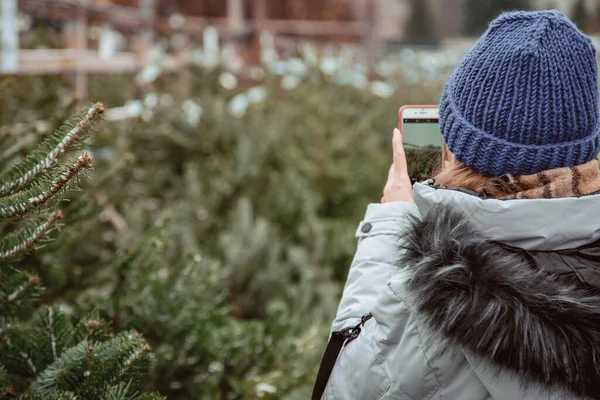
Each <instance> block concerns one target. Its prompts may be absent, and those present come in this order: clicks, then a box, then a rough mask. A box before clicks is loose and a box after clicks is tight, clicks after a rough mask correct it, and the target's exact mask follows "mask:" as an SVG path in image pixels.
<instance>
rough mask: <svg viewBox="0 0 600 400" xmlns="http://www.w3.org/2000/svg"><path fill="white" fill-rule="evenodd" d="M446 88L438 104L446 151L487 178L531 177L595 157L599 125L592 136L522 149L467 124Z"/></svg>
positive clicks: (450, 90) (520, 146) (526, 146)
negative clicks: (504, 175)
mask: <svg viewBox="0 0 600 400" xmlns="http://www.w3.org/2000/svg"><path fill="white" fill-rule="evenodd" d="M450 93H452V88H450V87H447V88H446V91H445V93H444V95H443V96H442V99H441V103H440V122H441V124H442V125H441V127H440V128H441V131H442V136H443V137H444V141H445V142H446V145H447V146H448V149H449V150H450V151H451V152H452V154H454V156H455V157H456V159H457V160H458V161H460V162H462V163H464V164H465V165H466V166H467V167H469V168H471V169H473V170H475V171H478V172H479V173H481V174H483V175H487V176H500V175H503V174H513V175H530V174H535V173H538V172H542V171H546V170H550V169H554V168H560V167H572V166H576V165H581V164H585V163H586V162H588V161H591V160H593V159H594V158H596V157H597V156H598V152H599V149H600V124H599V125H598V126H596V128H595V130H594V132H593V134H591V135H590V136H588V137H586V138H584V139H581V140H578V141H571V142H565V143H562V144H547V145H524V144H519V143H514V142H508V141H506V140H502V139H500V138H498V137H495V136H492V135H490V134H489V133H486V132H483V131H482V130H480V129H478V128H477V127H475V126H473V125H472V124H470V123H469V122H468V121H467V120H466V119H465V118H463V117H462V116H461V115H460V113H459V112H458V111H457V110H456V109H455V108H454V107H453V104H452V100H451V99H450V96H451V94H450Z"/></svg>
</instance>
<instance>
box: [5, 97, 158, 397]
mask: <svg viewBox="0 0 600 400" xmlns="http://www.w3.org/2000/svg"><path fill="white" fill-rule="evenodd" d="M103 113H104V106H103V105H102V104H93V105H90V106H88V107H86V108H85V109H84V110H82V111H81V112H80V113H78V114H76V115H75V116H74V117H72V118H71V119H69V120H68V121H66V122H65V123H64V124H62V125H61V127H60V128H59V129H58V130H56V131H55V132H54V133H52V134H50V135H48V136H47V137H46V138H45V139H44V140H43V141H42V142H41V143H39V145H37V146H36V147H35V148H34V149H33V150H32V151H31V152H29V153H28V154H27V155H25V156H23V157H16V158H15V157H14V156H11V155H14V154H12V153H11V151H5V152H4V154H2V156H1V158H0V165H2V166H3V167H5V168H4V171H3V172H1V173H0V223H1V224H2V226H1V227H0V230H1V231H2V232H3V233H4V235H3V237H2V239H1V240H0V398H2V399H11V398H17V399H40V400H42V399H57V400H58V399H60V400H62V399H90V400H92V399H107V398H114V399H123V400H124V399H141V398H144V397H142V396H139V395H137V393H138V392H139V378H140V375H141V374H143V373H144V372H145V371H147V370H148V369H149V368H150V362H151V360H152V358H151V355H150V347H149V345H148V344H147V343H146V342H145V341H144V340H143V339H142V338H141V336H140V335H139V334H137V333H136V332H133V331H130V332H124V333H120V334H118V335H113V334H112V333H111V331H110V329H109V328H108V325H107V324H106V323H105V322H104V321H103V320H102V319H101V318H100V317H99V315H98V314H97V313H90V314H89V315H87V316H85V317H83V318H82V319H80V320H79V322H78V323H76V324H73V322H72V317H71V316H70V315H69V314H68V313H67V312H65V311H64V310H61V309H60V308H59V307H55V306H43V307H41V308H38V309H36V302H35V300H36V299H37V298H39V297H40V296H41V295H42V294H43V292H44V290H43V288H42V286H41V279H40V278H39V276H38V275H37V274H36V273H35V272H33V271H28V270H26V269H21V268H17V265H18V258H19V257H22V256H23V254H24V253H25V252H27V251H29V250H31V249H33V248H35V246H36V245H38V244H39V243H40V241H41V240H43V239H44V238H46V237H47V235H48V234H49V233H50V232H51V231H52V230H53V229H54V228H55V227H56V225H57V222H58V220H60V219H61V218H62V217H63V213H62V211H61V210H60V209H58V206H59V202H60V201H61V200H62V199H63V194H64V193H65V191H66V190H68V189H74V188H76V187H77V180H78V178H79V177H80V176H81V175H82V174H83V173H84V172H85V171H86V170H89V169H90V168H91V167H92V159H91V157H89V156H88V155H87V154H82V155H76V154H75V153H76V152H77V151H78V150H80V148H81V142H82V140H83V139H85V138H86V137H87V136H89V134H90V132H92V130H93V128H94V126H95V124H96V123H97V122H98V121H99V120H100V119H101V117H102V114H103ZM22 140H23V139H22V137H20V136H16V137H10V135H6V136H5V137H3V138H2V141H3V144H4V145H7V144H10V143H11V142H13V143H12V146H5V147H4V148H5V149H8V150H10V149H13V148H14V146H17V147H20V146H21V145H22ZM7 153H8V154H9V156H7ZM29 270H35V268H29ZM145 398H148V399H151V398H154V399H161V398H162V397H161V396H158V395H152V396H151V397H148V396H146V397H145Z"/></svg>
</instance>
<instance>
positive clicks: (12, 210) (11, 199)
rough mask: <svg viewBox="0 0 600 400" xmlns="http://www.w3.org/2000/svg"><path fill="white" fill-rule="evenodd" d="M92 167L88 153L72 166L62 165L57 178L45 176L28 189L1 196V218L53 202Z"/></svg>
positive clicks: (20, 214) (17, 214) (23, 213)
mask: <svg viewBox="0 0 600 400" xmlns="http://www.w3.org/2000/svg"><path fill="white" fill-rule="evenodd" d="M91 167H92V159H91V158H90V157H88V156H86V155H83V156H81V157H79V158H78V159H77V160H76V161H74V162H72V163H71V165H70V166H62V165H61V167H60V168H59V169H58V171H60V173H59V174H58V178H57V179H56V180H51V178H45V179H42V180H41V181H42V182H40V180H37V181H36V182H33V183H31V184H30V187H29V188H28V189H26V190H23V191H20V192H17V193H14V194H12V195H10V196H7V197H3V198H0V218H14V217H19V216H22V215H25V214H27V213H28V212H29V211H31V210H33V209H34V208H39V207H41V206H44V205H47V204H48V203H50V204H52V203H51V202H50V201H51V200H53V199H54V200H57V199H59V198H60V194H61V193H62V192H63V191H65V190H66V189H68V188H69V187H70V183H71V182H72V181H74V178H75V177H77V175H78V174H79V173H80V172H82V171H83V170H86V169H89V168H91Z"/></svg>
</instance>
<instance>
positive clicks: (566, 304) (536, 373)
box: [399, 205, 600, 399]
mask: <svg viewBox="0 0 600 400" xmlns="http://www.w3.org/2000/svg"><path fill="white" fill-rule="evenodd" d="M412 222H413V223H412V225H413V227H412V229H411V231H410V233H409V234H408V240H407V242H406V245H405V250H407V251H406V252H405V253H404V256H403V257H402V259H401V260H400V264H399V265H400V266H401V267H402V268H409V269H410V270H412V271H413V272H414V275H413V277H412V278H411V280H410V281H409V282H408V287H407V290H408V291H409V293H410V294H411V298H413V299H414V301H415V302H416V304H415V306H416V309H417V310H418V311H419V315H420V317H422V318H423V320H424V321H425V323H426V325H427V326H428V327H429V328H430V329H432V330H433V331H434V332H436V333H439V334H441V335H442V336H443V337H445V338H447V339H448V340H449V342H450V343H452V344H454V345H458V346H460V347H461V348H462V349H464V351H467V352H470V353H472V354H475V355H478V356H480V357H483V358H484V359H486V360H488V361H489V362H490V363H491V365H495V366H498V367H500V368H502V369H506V370H509V371H512V372H513V373H517V374H518V375H519V376H520V377H522V378H523V381H524V384H526V385H527V384H538V385H541V386H542V387H546V388H557V389H558V388H561V389H564V390H566V391H568V392H569V393H572V394H574V395H578V396H587V397H589V398H592V399H600V293H599V291H598V290H595V289H591V288H586V287H584V286H582V285H574V284H572V283H567V281H565V280H564V279H562V278H560V277H559V276H558V275H557V274H555V273H554V272H552V268H551V267H552V266H548V268H546V266H544V267H543V268H539V267H534V266H532V264H531V263H530V262H528V260H527V258H526V257H524V256H522V255H521V254H519V253H518V252H515V251H511V250H509V249H507V248H505V247H504V246H502V245H501V244H499V243H495V242H493V241H490V240H488V239H486V238H485V235H484V234H482V233H481V232H478V231H477V230H476V229H475V228H474V227H473V225H472V224H471V223H470V222H469V220H468V218H467V217H466V216H465V215H463V214H461V213H459V212H456V211H454V210H453V209H452V208H451V207H449V206H444V205H439V206H436V207H435V208H433V209H432V210H430V211H429V213H428V214H427V216H426V217H425V218H424V219H423V220H419V219H416V218H415V219H414V220H413V221H412Z"/></svg>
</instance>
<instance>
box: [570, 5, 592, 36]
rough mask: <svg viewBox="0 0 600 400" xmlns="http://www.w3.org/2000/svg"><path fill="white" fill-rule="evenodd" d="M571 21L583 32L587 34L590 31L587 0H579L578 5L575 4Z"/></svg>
mask: <svg viewBox="0 0 600 400" xmlns="http://www.w3.org/2000/svg"><path fill="white" fill-rule="evenodd" d="M571 20H572V21H573V22H574V23H575V25H577V27H578V28H579V29H580V30H581V31H583V32H586V31H587V30H588V22H589V17H588V14H587V10H586V6H585V0H577V3H575V6H574V7H573V13H572V15H571Z"/></svg>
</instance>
